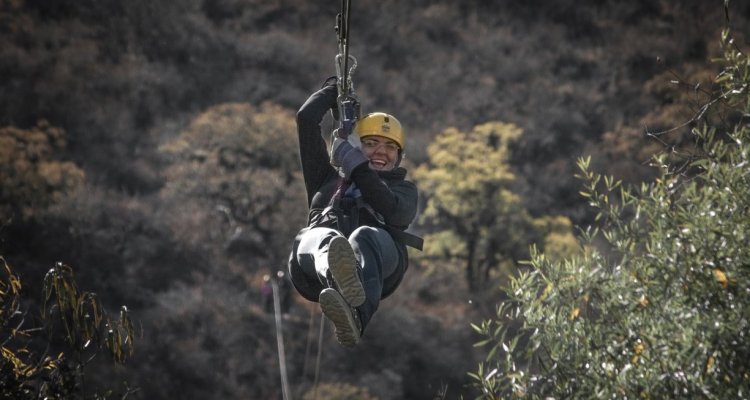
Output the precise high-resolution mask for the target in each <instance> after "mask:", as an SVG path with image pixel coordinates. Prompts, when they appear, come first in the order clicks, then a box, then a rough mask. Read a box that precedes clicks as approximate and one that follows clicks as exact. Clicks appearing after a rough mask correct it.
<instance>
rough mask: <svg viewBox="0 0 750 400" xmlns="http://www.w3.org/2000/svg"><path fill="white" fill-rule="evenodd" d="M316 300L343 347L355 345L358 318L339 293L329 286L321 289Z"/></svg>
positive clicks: (358, 326) (358, 325) (358, 328)
mask: <svg viewBox="0 0 750 400" xmlns="http://www.w3.org/2000/svg"><path fill="white" fill-rule="evenodd" d="M318 302H320V309H321V310H322V311H323V314H324V315H325V316H326V318H328V319H329V320H330V321H331V322H332V323H333V326H334V328H335V333H336V340H338V342H339V343H340V344H341V345H342V346H344V347H349V348H352V347H354V346H356V345H357V343H359V338H360V336H361V333H360V332H361V328H360V324H359V319H357V317H356V315H355V313H356V311H355V310H354V309H353V308H352V307H351V306H350V305H349V304H347V302H346V300H344V297H343V296H341V293H339V292H337V291H336V290H334V289H331V288H326V289H323V291H322V292H320V297H319V298H318Z"/></svg>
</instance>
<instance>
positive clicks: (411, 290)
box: [0, 0, 750, 399]
mask: <svg viewBox="0 0 750 400" xmlns="http://www.w3.org/2000/svg"><path fill="white" fill-rule="evenodd" d="M723 5H724V4H723V2H722V1H719V0H714V1H705V0H704V1H697V0H696V1H677V0H672V1H667V0H663V1H650V0H636V1H627V2H623V1H617V0H610V1H587V0H584V1H571V0H558V1H539V0H527V1H524V2H510V1H505V2H503V1H492V2H490V1H479V0H476V1H471V0H465V1H451V2H449V1H442V2H439V1H410V2H404V1H394V0H384V1H373V0H362V1H356V0H355V1H354V4H353V6H352V10H353V11H352V24H353V26H352V28H351V53H352V54H353V55H354V56H355V57H357V60H358V63H359V65H358V68H357V69H356V72H355V75H354V83H355V90H356V92H357V94H358V96H359V98H360V100H361V101H362V104H363V107H364V108H365V110H376V109H377V110H384V111H389V112H392V113H393V114H395V115H396V116H397V117H398V118H399V119H400V120H401V122H402V124H403V125H404V127H405V130H406V134H407V146H408V148H407V159H406V160H405V165H406V167H407V168H410V169H415V168H416V167H418V166H420V165H424V164H425V163H427V162H428V161H429V160H428V153H427V146H428V144H430V143H431V142H432V141H433V140H434V139H435V137H436V136H437V135H438V134H439V133H441V132H443V131H444V130H446V129H447V128H451V127H452V128H456V129H458V130H460V131H469V130H471V129H472V128H473V127H474V126H477V125H479V124H483V123H486V122H491V121H502V122H505V123H512V124H514V125H516V126H518V127H520V128H521V129H522V131H523V134H522V136H521V137H520V139H519V140H517V141H516V142H514V143H513V144H512V147H511V149H510V156H509V159H508V160H507V162H508V165H509V168H510V169H511V170H512V171H513V172H514V173H515V176H516V178H517V179H516V180H515V181H514V182H513V185H512V189H513V191H514V193H516V194H518V196H520V198H521V199H522V203H523V207H524V208H525V209H526V210H527V211H528V213H529V214H530V215H532V216H543V215H561V216H565V217H567V218H569V219H570V221H572V223H573V224H574V225H577V226H586V225H588V224H591V223H593V213H592V211H591V210H589V209H588V206H587V204H586V201H585V199H584V198H582V197H581V196H580V195H579V194H578V193H579V190H580V188H579V186H580V184H579V182H578V181H577V180H576V179H575V177H574V170H575V160H576V158H577V157H579V156H583V155H591V156H592V166H593V167H594V168H595V169H597V170H598V171H600V172H603V173H606V174H612V175H614V176H616V177H618V178H620V179H623V180H625V181H626V182H631V183H637V182H640V181H643V180H648V179H650V178H652V177H653V176H654V171H653V170H652V169H651V168H650V167H649V166H648V160H649V158H650V156H651V155H653V154H654V153H655V152H657V151H664V150H665V149H668V148H669V146H673V145H674V144H675V142H679V140H680V137H679V135H677V136H676V137H672V138H671V139H672V140H673V142H670V143H667V142H666V141H665V140H666V139H664V138H661V137H660V139H659V140H655V139H654V137H653V136H649V135H648V134H647V132H661V131H665V130H668V129H670V128H672V127H675V126H680V125H682V124H684V123H685V122H686V121H690V120H691V118H693V116H694V113H695V112H697V111H698V110H699V107H700V105H701V104H700V103H699V102H698V101H697V100H696V101H695V103H693V104H692V108H691V102H690V101H691V100H690V99H693V98H698V97H699V96H698V94H699V92H700V90H699V88H700V87H701V85H704V86H705V85H710V84H711V78H712V77H713V76H714V75H715V73H716V70H715V69H714V68H713V67H712V64H711V59H712V57H715V56H716V55H717V45H718V41H719V40H718V39H719V34H720V30H721V29H722V27H724V26H725V23H726V22H725V15H724V8H723ZM339 6H340V2H338V1H327V2H321V1H316V2H302V1H290V0H278V1H257V0H244V1H241V0H175V1H161V0H149V1H145V0H131V1H127V2H121V1H113V0H99V1H92V0H79V1H72V0H57V1H53V0H0V77H2V79H0V132H2V135H0V140H1V141H0V161H2V164H1V165H0V167H2V168H3V170H2V174H0V176H1V177H2V178H3V179H4V181H3V182H2V186H1V187H0V202H2V204H0V217H2V219H3V220H2V221H0V254H1V255H3V256H4V257H5V259H6V260H7V262H8V263H9V264H11V265H12V266H13V268H14V269H15V271H16V272H17V273H18V274H19V275H20V277H21V278H22V279H23V281H24V293H25V294H24V295H25V298H26V300H27V302H28V303H27V304H28V305H29V308H30V309H32V310H33V307H34V306H35V304H36V303H37V302H38V298H39V293H40V291H41V281H42V279H43V277H44V274H45V272H46V271H47V270H49V269H50V268H51V266H52V265H54V263H55V262H58V261H59V262H63V263H66V264H68V265H70V266H72V267H73V269H74V270H75V272H76V275H77V276H78V280H79V285H80V286H81V287H82V288H84V289H86V290H90V291H94V292H97V293H98V294H99V296H100V297H101V299H102V301H104V302H105V303H106V304H107V305H108V306H109V307H111V308H112V309H113V310H117V309H118V308H119V306H120V305H122V304H127V305H128V307H129V308H130V310H131V315H132V317H133V318H134V319H135V320H136V321H138V326H139V330H140V332H142V336H139V339H138V341H137V344H136V351H135V355H134V357H133V359H131V360H130V361H129V362H128V363H127V364H126V365H125V366H114V365H111V361H108V360H105V359H97V360H95V361H94V362H93V364H91V366H90V367H89V374H90V376H91V378H90V380H89V381H88V382H89V384H90V385H92V386H96V385H100V384H101V385H105V386H109V387H112V388H114V389H116V390H117V389H118V388H119V387H120V386H121V383H122V382H125V381H127V382H128V384H129V385H130V386H131V387H137V388H138V389H139V390H138V391H137V392H135V393H132V394H131V395H130V396H132V397H128V398H143V399H166V398H175V397H179V398H183V399H255V398H257V399H261V398H263V399H265V398H281V387H280V378H279V364H278V356H277V353H276V338H275V336H274V334H275V325H274V320H273V318H272V316H270V315H269V314H268V313H267V312H266V311H265V310H264V309H263V307H262V304H261V295H260V287H261V284H262V280H263V279H262V278H263V276H264V275H265V274H269V273H275V272H276V271H277V270H284V269H285V268H286V259H287V256H288V250H289V244H290V241H291V239H292V238H293V236H294V234H295V232H296V231H297V230H298V229H299V228H300V227H301V226H302V225H303V224H304V222H305V218H306V210H305V201H304V192H303V188H302V183H301V180H300V175H299V171H298V162H297V148H296V137H295V135H296V128H295V125H294V112H295V111H296V110H297V108H298V107H299V106H300V105H301V104H302V102H303V101H304V100H305V99H306V98H307V96H308V95H309V94H310V93H312V92H313V91H314V90H316V89H317V88H318V87H320V84H321V83H322V82H323V80H324V79H325V78H326V77H328V76H330V75H332V74H333V73H334V72H335V70H334V62H333V60H334V55H335V53H336V42H335V32H334V29H333V27H334V24H335V15H336V13H337V12H339ZM730 12H731V15H732V23H733V25H734V28H735V34H739V36H742V34H743V33H744V35H747V34H748V33H750V32H748V24H747V23H746V22H747V17H750V3H748V2H740V1H736V2H732V3H731V4H730ZM686 105H687V106H686ZM327 123H329V124H330V123H331V122H330V121H327ZM688 128H689V126H688ZM2 147H4V148H2ZM431 228H432V227H431V226H428V225H426V224H421V223H420V221H417V222H416V223H415V225H414V226H413V228H412V230H413V231H415V232H419V233H423V234H424V233H429V231H430V229H431ZM414 258H415V260H414V261H413V262H412V265H411V267H410V271H409V273H408V275H407V278H406V280H405V282H404V283H403V285H402V287H401V288H400V290H399V292H397V293H396V294H395V295H393V296H392V297H391V298H389V299H388V300H386V301H385V302H384V303H382V304H381V309H380V310H379V312H378V314H377V316H376V317H375V319H374V320H373V322H372V324H371V326H370V327H369V328H368V332H367V334H366V336H365V339H364V341H363V343H362V344H361V345H360V346H359V347H358V348H357V349H356V350H354V351H349V350H345V349H342V348H340V347H339V346H338V345H337V344H336V343H335V340H334V339H333V338H332V335H331V332H330V328H327V330H326V335H325V337H324V340H323V349H322V359H321V362H320V368H319V382H320V383H321V385H328V386H327V387H328V388H329V389H330V390H333V391H336V390H338V391H340V392H343V391H345V390H358V391H360V393H365V392H366V393H367V396H371V397H372V398H380V399H432V398H434V397H436V396H440V395H444V396H445V398H457V397H459V395H462V394H463V395H465V396H470V395H471V390H470V389H469V388H467V387H465V385H466V383H467V382H468V377H467V375H466V372H467V371H468V370H471V369H473V368H474V366H475V365H476V363H477V361H478V360H479V359H481V354H478V353H477V352H475V350H474V349H473V347H472V344H473V342H474V341H475V340H476V337H475V335H474V333H473V331H472V329H471V328H470V323H471V322H476V321H478V320H481V319H482V318H484V317H486V316H487V315H489V314H491V313H492V311H493V298H494V297H493V296H501V295H502V294H501V293H498V292H497V291H496V290H493V289H486V290H484V291H483V292H482V293H479V292H478V291H477V290H474V291H471V290H469V287H471V286H472V285H471V284H470V282H466V280H465V279H464V275H463V273H462V272H461V271H460V270H459V269H457V268H455V267H454V266H452V265H451V263H452V260H448V259H444V260H441V259H435V258H431V257H424V258H420V257H419V255H415V257H414ZM493 283H494V282H489V284H488V285H485V287H490V288H491V287H493ZM472 288H473V289H476V288H475V287H472ZM319 322H320V316H319V311H318V310H317V308H316V307H314V305H311V304H309V303H306V302H305V301H304V300H302V299H301V298H299V297H296V296H295V297H294V298H293V304H292V306H291V308H290V311H289V314H288V315H287V317H286V318H285V319H284V334H285V345H286V354H287V358H288V365H287V367H288V372H289V376H290V383H291V385H292V389H293V394H294V395H295V397H302V396H303V395H304V394H305V393H307V394H308V396H309V395H310V391H311V390H312V389H313V388H312V383H313V380H314V376H315V371H314V365H315V354H316V351H317V350H316V347H317V346H316V342H317V329H318V327H317V324H318V323H319ZM334 384H339V386H335V385H334ZM342 385H346V386H342ZM92 390H93V389H92ZM363 396H364V395H363Z"/></svg>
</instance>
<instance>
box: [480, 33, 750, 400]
mask: <svg viewBox="0 0 750 400" xmlns="http://www.w3.org/2000/svg"><path fill="white" fill-rule="evenodd" d="M721 43H722V47H723V50H724V54H723V69H722V71H721V72H720V73H719V74H718V76H717V78H716V83H717V84H718V85H719V89H720V90H719V91H718V93H716V94H715V96H714V100H713V101H712V102H710V103H708V105H707V112H712V113H716V114H714V117H721V118H714V117H711V118H703V119H701V121H700V124H697V126H696V127H695V128H694V129H692V131H691V132H692V135H693V139H694V141H695V143H696V146H697V148H696V150H695V151H691V152H690V153H681V154H682V156H683V157H682V159H681V160H674V161H672V162H669V161H668V160H669V159H671V158H673V157H674V156H675V154H669V155H665V154H661V155H658V156H656V157H654V166H656V167H657V168H658V176H657V178H656V179H655V180H654V181H653V182H650V183H644V184H642V185H641V186H640V187H630V186H625V185H622V184H621V182H620V181H617V180H615V179H613V178H610V177H604V178H602V175H600V174H598V173H594V172H590V170H589V168H590V167H589V160H588V159H581V160H580V161H579V167H580V170H581V175H580V176H581V177H582V178H583V179H584V182H585V188H584V190H583V191H582V192H581V193H582V195H583V196H584V197H586V198H587V199H588V200H589V201H590V203H591V205H592V206H594V207H595V208H596V209H597V210H598V217H597V218H598V220H600V221H601V222H602V226H601V229H600V230H598V229H596V228H590V229H589V230H588V231H587V232H586V233H585V234H583V235H582V237H581V239H582V242H583V243H586V244H587V245H592V241H593V240H594V238H598V239H599V240H603V241H604V242H605V243H606V246H602V247H601V248H594V247H593V246H592V247H591V251H588V252H586V253H585V254H583V255H581V256H577V257H570V258H568V259H566V260H562V261H554V260H550V259H549V258H547V257H545V255H544V254H543V253H542V252H537V251H534V252H532V256H531V259H530V261H529V263H528V264H529V270H527V271H523V272H521V273H519V274H518V276H517V277H515V278H514V279H513V280H512V281H511V285H510V288H509V290H508V293H509V294H510V296H511V298H510V299H509V300H508V301H505V302H503V303H501V304H500V305H499V306H498V308H497V310H498V312H497V316H496V317H495V318H494V319H491V320H486V321H484V322H482V323H481V324H480V325H477V326H475V329H476V330H477V331H478V332H479V333H481V334H482V335H484V336H485V339H484V340H482V341H481V342H480V343H478V345H486V346H488V348H489V351H488V354H487V357H486V360H485V362H483V363H481V364H480V365H479V368H478V370H477V371H476V372H475V373H472V374H471V375H472V376H473V377H474V380H475V384H476V386H477V387H478V388H479V389H480V390H481V391H482V394H481V395H480V396H479V397H480V398H486V399H496V398H501V397H502V398H529V399H543V398H550V397H551V398H644V399H663V398H706V399H726V398H748V396H749V395H750V393H748V391H747V388H748V387H750V363H748V359H750V341H748V340H747V337H748V335H750V324H748V321H750V312H749V311H748V310H750V292H749V291H748V290H747V288H748V287H750V246H748V243H750V125H748V115H750V91H748V90H747V88H748V87H749V86H750V57H748V55H747V54H746V53H744V52H742V51H740V50H739V49H738V48H737V47H736V45H735V43H734V42H733V40H732V39H731V37H730V36H729V32H728V31H725V32H723V34H722V41H721ZM709 105H710V107H709ZM717 121H728V122H729V123H728V124H726V125H724V124H717ZM602 184H603V185H602ZM602 186H603V187H602ZM510 322H516V323H519V324H521V328H520V329H519V330H513V329H509V328H508V326H509V325H510Z"/></svg>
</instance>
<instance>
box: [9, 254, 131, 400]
mask: <svg viewBox="0 0 750 400" xmlns="http://www.w3.org/2000/svg"><path fill="white" fill-rule="evenodd" d="M44 281H45V283H44V293H43V300H44V301H43V305H42V313H41V317H42V321H43V325H42V326H41V327H33V328H29V327H27V326H26V325H27V322H28V321H27V320H26V318H27V317H28V311H27V310H24V309H23V308H22V305H21V288H22V285H21V280H20V279H19V277H18V276H17V275H16V274H15V273H14V272H13V269H12V268H11V267H10V266H9V265H8V263H7V262H6V261H5V259H4V258H3V257H0V327H2V330H0V343H2V346H1V347H0V350H1V351H0V399H14V400H22V399H23V400H25V399H28V400H32V399H39V398H44V399H59V400H63V399H65V400H68V399H70V400H76V399H81V400H83V399H88V398H96V399H106V398H107V397H109V395H110V394H111V393H112V392H111V391H110V390H108V389H107V390H104V391H102V392H100V391H96V393H93V394H92V393H90V387H87V386H86V385H85V382H86V379H85V375H86V374H85V373H84V370H85V367H86V366H87V365H88V364H89V363H90V362H91V361H92V360H93V359H94V357H95V356H96V355H98V354H100V353H102V352H104V353H106V354H108V355H109V356H111V358H112V360H114V362H115V363H118V364H124V363H125V361H126V360H127V359H128V358H130V357H131V356H132V355H133V348H134V339H135V330H134V327H133V323H132V320H131V318H130V315H129V313H128V310H127V307H125V306H123V307H122V309H121V310H120V315H119V318H118V319H111V318H110V317H109V316H108V315H107V312H106V311H104V310H103V308H102V304H101V303H100V302H99V300H98V298H97V296H96V294H95V293H92V292H84V291H79V290H78V287H77V285H76V283H75V279H74V276H73V270H72V269H71V268H70V267H68V266H67V265H64V264H59V263H58V264H57V265H55V266H54V267H53V268H52V269H50V270H49V272H48V273H47V276H46V277H45V280H44ZM60 336H61V337H62V338H63V339H64V343H65V345H66V348H65V351H61V352H56V351H55V350H57V349H58V348H59V345H58V342H59V339H58V338H59V337H60ZM39 341H41V343H43V344H44V346H45V347H46V350H44V351H36V350H35V345H38V342H39ZM50 352H55V353H56V355H54V356H50V355H49V353H50ZM126 391H127V392H128V393H130V392H131V389H129V388H128V389H126ZM92 395H93V397H92ZM123 398H124V397H123Z"/></svg>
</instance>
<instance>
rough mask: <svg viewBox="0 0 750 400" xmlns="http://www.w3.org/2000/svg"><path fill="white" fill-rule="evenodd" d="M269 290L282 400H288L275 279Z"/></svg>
mask: <svg viewBox="0 0 750 400" xmlns="http://www.w3.org/2000/svg"><path fill="white" fill-rule="evenodd" d="M271 288H272V289H273V311H274V316H275V319H276V345H277V347H278V349H279V370H280V375H281V393H282V395H283V397H284V400H290V399H291V397H289V379H288V377H287V373H286V355H285V352H284V336H283V334H282V330H281V300H280V298H279V284H278V282H276V280H275V279H271Z"/></svg>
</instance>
